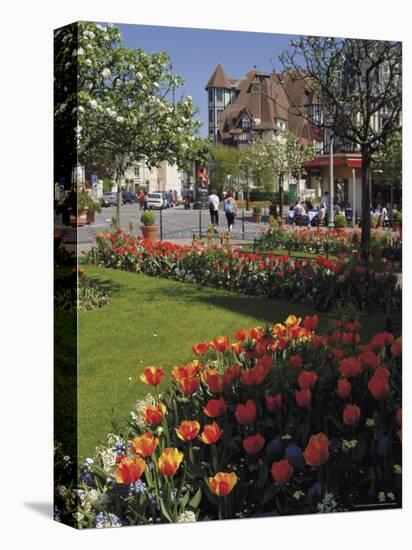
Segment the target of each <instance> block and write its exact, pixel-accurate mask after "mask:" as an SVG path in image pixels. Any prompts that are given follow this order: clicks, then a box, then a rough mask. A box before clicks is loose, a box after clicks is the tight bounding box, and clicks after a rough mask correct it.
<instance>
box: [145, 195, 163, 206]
mask: <svg viewBox="0 0 412 550" xmlns="http://www.w3.org/2000/svg"><path fill="white" fill-rule="evenodd" d="M147 206H148V207H149V208H153V209H155V208H159V210H161V209H162V208H165V198H164V196H163V193H149V194H148V195H147Z"/></svg>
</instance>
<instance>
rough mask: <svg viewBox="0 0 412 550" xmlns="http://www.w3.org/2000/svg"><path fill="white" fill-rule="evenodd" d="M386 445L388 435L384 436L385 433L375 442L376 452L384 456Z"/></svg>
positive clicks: (387, 443)
mask: <svg viewBox="0 0 412 550" xmlns="http://www.w3.org/2000/svg"><path fill="white" fill-rule="evenodd" d="M388 446H389V437H386V435H384V436H383V437H380V438H379V439H378V441H377V442H376V452H377V453H378V455H379V456H385V454H386V451H387V449H388Z"/></svg>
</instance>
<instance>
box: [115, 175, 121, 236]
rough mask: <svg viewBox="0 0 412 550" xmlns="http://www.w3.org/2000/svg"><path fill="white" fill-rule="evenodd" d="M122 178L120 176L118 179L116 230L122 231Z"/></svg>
mask: <svg viewBox="0 0 412 550" xmlns="http://www.w3.org/2000/svg"><path fill="white" fill-rule="evenodd" d="M120 182H121V178H120V176H119V177H118V178H117V179H116V185H117V204H116V226H117V227H116V229H120V204H121V199H122V194H121V193H122V190H121V185H120Z"/></svg>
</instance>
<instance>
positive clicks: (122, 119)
mask: <svg viewBox="0 0 412 550" xmlns="http://www.w3.org/2000/svg"><path fill="white" fill-rule="evenodd" d="M116 122H120V123H122V122H124V117H122V116H118V117H116Z"/></svg>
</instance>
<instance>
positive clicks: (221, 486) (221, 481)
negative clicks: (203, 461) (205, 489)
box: [209, 472, 237, 497]
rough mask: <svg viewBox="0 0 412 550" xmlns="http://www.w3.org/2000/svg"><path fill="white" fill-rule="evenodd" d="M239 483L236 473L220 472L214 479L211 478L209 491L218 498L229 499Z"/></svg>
mask: <svg viewBox="0 0 412 550" xmlns="http://www.w3.org/2000/svg"><path fill="white" fill-rule="evenodd" d="M236 483H237V475H236V474H235V473H234V472H231V473H224V472H218V473H217V474H216V475H215V476H214V477H209V489H210V490H211V492H212V493H214V494H215V495H217V496H218V497H227V495H228V494H229V493H230V492H231V491H232V489H233V487H234V486H235V485H236Z"/></svg>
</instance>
